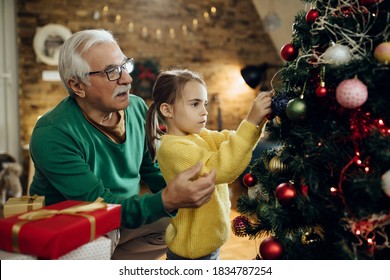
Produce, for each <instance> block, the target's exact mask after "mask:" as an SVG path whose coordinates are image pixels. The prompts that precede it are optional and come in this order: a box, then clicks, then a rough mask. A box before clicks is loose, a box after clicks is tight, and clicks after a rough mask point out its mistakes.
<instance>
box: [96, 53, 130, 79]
mask: <svg viewBox="0 0 390 280" xmlns="http://www.w3.org/2000/svg"><path fill="white" fill-rule="evenodd" d="M122 69H124V70H125V71H126V72H127V73H128V74H130V73H131V72H133V70H134V58H128V59H126V60H125V62H123V63H122V64H121V65H118V66H114V67H112V68H108V69H105V70H101V71H94V72H89V73H88V75H93V74H103V73H106V75H107V79H108V80H109V81H117V80H119V79H120V78H121V77H122Z"/></svg>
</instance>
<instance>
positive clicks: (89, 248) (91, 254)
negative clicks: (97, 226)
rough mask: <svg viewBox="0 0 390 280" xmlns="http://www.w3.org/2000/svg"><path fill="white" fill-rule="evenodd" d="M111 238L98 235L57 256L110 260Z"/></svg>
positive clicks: (71, 258)
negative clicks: (94, 238) (96, 237)
mask: <svg viewBox="0 0 390 280" xmlns="http://www.w3.org/2000/svg"><path fill="white" fill-rule="evenodd" d="M111 246H112V240H111V239H109V238H107V237H105V236H100V237H99V238H98V239H96V240H94V241H91V242H89V243H87V244H84V245H82V246H81V247H79V248H77V249H75V250H73V251H70V252H69V253H67V254H65V255H63V256H62V257H59V258H58V259H59V260H110V259H111V254H112V251H111V250H112V248H111Z"/></svg>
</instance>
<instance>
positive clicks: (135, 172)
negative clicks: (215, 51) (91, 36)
mask: <svg viewBox="0 0 390 280" xmlns="http://www.w3.org/2000/svg"><path fill="white" fill-rule="evenodd" d="M129 99H130V105H129V106H128V108H127V109H125V125H126V141H125V142H124V143H121V144H116V143H114V142H112V141H111V140H110V139H109V138H108V137H106V136H105V135H104V134H103V133H102V132H100V131H99V130H98V129H96V128H95V127H94V126H93V125H92V124H91V123H89V122H88V121H87V120H86V118H85V117H84V115H83V113H82V112H81V110H80V108H79V106H78V105H77V103H76V101H75V100H74V99H72V98H70V97H67V98H65V99H64V100H63V101H62V102H60V103H59V104H58V105H57V106H56V107H55V108H54V109H53V110H51V111H49V112H48V113H46V114H45V115H43V116H42V117H41V118H40V119H39V120H38V122H37V124H36V126H35V128H34V131H33V133H32V136H31V140H30V153H31V157H32V160H33V162H34V166H35V174H34V178H33V181H32V183H31V186H30V195H34V194H37V195H43V196H45V201H46V205H50V204H53V203H57V202H60V201H64V200H80V201H94V200H95V199H96V198H98V197H102V198H103V199H104V201H105V202H106V203H112V204H121V205H122V226H124V227H128V228H136V227H139V226H141V225H143V224H147V223H151V222H154V221H156V220H158V219H160V218H162V217H168V216H169V214H168V213H167V212H166V211H165V209H164V205H163V203H162V197H161V190H162V188H164V187H165V185H166V183H165V181H164V179H163V178H162V176H161V172H160V170H159V166H158V164H157V163H153V162H152V160H151V158H150V156H149V153H148V151H147V148H146V141H145V116H146V111H147V106H146V104H145V102H144V101H143V100H142V99H141V98H139V97H137V96H134V95H129ZM141 180H142V181H143V182H144V183H145V184H147V185H148V186H149V188H150V190H151V191H152V193H147V194H145V195H142V196H140V195H139V191H140V182H141Z"/></svg>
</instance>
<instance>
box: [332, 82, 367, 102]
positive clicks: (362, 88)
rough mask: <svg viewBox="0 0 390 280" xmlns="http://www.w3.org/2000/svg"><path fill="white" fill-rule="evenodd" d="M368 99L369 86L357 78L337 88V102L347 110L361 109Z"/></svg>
mask: <svg viewBox="0 0 390 280" xmlns="http://www.w3.org/2000/svg"><path fill="white" fill-rule="evenodd" d="M367 97H368V91H367V86H366V85H365V84H363V83H362V82H361V81H360V80H359V79H357V78H354V79H348V80H344V81H342V82H341V83H340V84H339V85H338V86H337V88H336V100H337V102H338V103H339V104H340V105H341V106H343V107H344V108H347V109H355V108H358V107H360V106H361V105H363V104H364V102H366V100H367Z"/></svg>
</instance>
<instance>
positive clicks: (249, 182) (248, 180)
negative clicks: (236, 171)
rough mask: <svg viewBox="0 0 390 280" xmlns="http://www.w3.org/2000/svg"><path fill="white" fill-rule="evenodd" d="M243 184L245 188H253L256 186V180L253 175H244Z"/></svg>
mask: <svg viewBox="0 0 390 280" xmlns="http://www.w3.org/2000/svg"><path fill="white" fill-rule="evenodd" d="M242 182H243V183H244V185H245V186H247V187H248V188H249V187H253V186H254V185H255V184H256V178H255V176H253V175H252V174H251V173H247V174H245V175H244V177H243V178H242Z"/></svg>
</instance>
